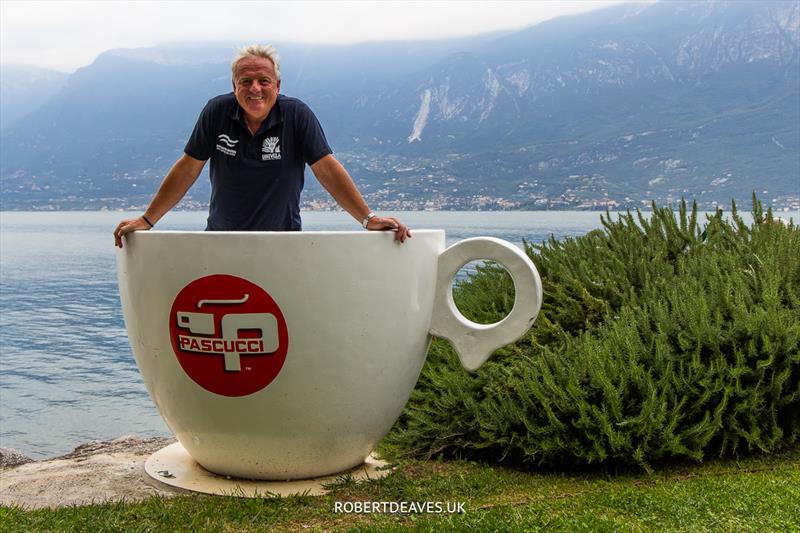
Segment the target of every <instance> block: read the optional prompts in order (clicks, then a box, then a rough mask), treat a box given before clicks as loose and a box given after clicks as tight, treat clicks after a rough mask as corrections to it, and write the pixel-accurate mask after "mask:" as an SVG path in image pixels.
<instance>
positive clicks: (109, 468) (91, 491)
mask: <svg viewBox="0 0 800 533" xmlns="http://www.w3.org/2000/svg"><path fill="white" fill-rule="evenodd" d="M173 442H175V439H172V438H139V437H135V436H130V435H129V436H125V437H120V438H118V439H114V440H111V441H91V442H89V443H86V444H82V445H81V446H78V447H77V448H75V450H74V451H73V452H71V453H69V454H67V455H63V456H61V457H56V458H54V459H48V460H45V461H32V460H30V458H28V457H25V456H24V455H22V454H20V453H19V452H16V450H10V451H13V452H16V455H15V457H19V458H21V459H22V461H23V462H21V463H19V462H18V463H16V464H15V465H10V464H7V463H6V454H7V453H8V451H9V450H7V449H3V450H2V454H0V457H2V460H3V464H2V465H0V478H1V479H2V483H0V505H7V506H8V505H16V506H20V507H22V508H24V509H37V508H41V507H50V508H56V507H64V506H70V505H88V504H91V503H101V502H107V501H119V500H126V501H137V500H142V499H145V498H149V497H150V496H154V495H158V496H162V497H169V496H175V495H176V494H180V493H183V492H184V491H182V490H180V489H176V488H173V487H170V486H168V485H164V484H162V483H159V482H157V481H155V480H153V479H151V478H150V476H148V475H147V474H146V473H145V471H144V462H145V461H146V460H147V458H148V457H149V456H150V454H151V453H153V452H155V451H157V450H158V449H160V448H163V447H164V446H167V445H168V444H171V443H173ZM9 456H10V455H9ZM17 460H19V459H17Z"/></svg>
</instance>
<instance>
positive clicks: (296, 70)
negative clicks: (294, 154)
mask: <svg viewBox="0 0 800 533" xmlns="http://www.w3.org/2000/svg"><path fill="white" fill-rule="evenodd" d="M276 46H277V47H278V49H279V51H280V52H281V57H282V67H281V70H282V91H283V92H285V93H286V94H289V95H292V96H297V97H299V98H301V99H303V100H304V101H306V102H307V103H308V104H309V105H310V106H311V107H312V109H314V110H315V112H316V113H317V115H318V116H319V118H320V121H321V122H322V124H323V126H324V127H325V130H326V134H327V136H328V139H329V141H330V142H331V144H332V146H333V148H334V150H335V152H336V153H337V156H338V157H339V158H340V160H342V161H343V163H344V164H345V166H346V167H347V168H348V169H349V170H350V172H351V174H353V176H354V177H355V178H356V180H357V181H358V183H359V187H360V188H361V190H362V192H364V193H365V196H367V199H368V200H369V201H370V204H371V205H372V206H374V207H375V208H382V209H388V208H398V209H408V208H426V209H432V208H439V209H442V208H444V209H448V208H456V209H485V208H493V209H497V208H501V209H505V208H517V209H539V208H567V207H570V208H597V207H605V206H610V207H629V206H638V205H641V204H642V203H643V202H649V200H651V199H655V200H657V201H659V202H665V201H674V200H677V199H678V198H680V197H681V196H686V197H692V198H696V199H698V200H699V201H700V202H701V205H702V206H704V207H711V206H713V205H715V204H717V203H722V204H728V202H729V201H730V199H731V198H732V197H734V198H737V199H741V200H745V201H746V200H747V199H749V197H750V193H751V192H752V191H753V190H756V191H757V192H758V193H759V196H760V197H761V198H762V199H763V200H765V201H766V202H767V203H771V204H773V205H775V206H777V207H794V208H797V207H800V155H798V154H800V53H798V52H799V51H800V3H798V2H793V1H791V2H767V1H762V2H741V1H732V2H724V1H714V2H659V3H655V4H635V5H630V4H623V5H617V6H613V7H611V8H606V9H602V10H597V11H594V12H590V13H587V14H582V15H577V16H571V17H561V18H558V19H554V20H551V21H548V22H545V23H542V24H539V25H536V26H533V27H531V28H526V29H524V30H521V31H517V32H507V33H502V34H493V35H483V36H478V37H473V38H467V39H459V40H448V41H432V42H402V43H371V44H361V45H349V46H330V45H298V44H291V43H286V44H276ZM235 48H236V47H235V43H172V44H168V45H162V46H158V47H153V48H146V49H136V50H111V51H108V52H106V53H104V54H102V55H101V56H100V57H98V59H97V60H96V61H95V62H94V63H93V64H92V65H90V66H88V67H85V68H83V69H80V70H79V71H77V72H76V73H75V74H73V75H72V76H70V77H69V79H68V80H66V84H65V86H64V87H63V88H62V89H61V90H60V92H59V93H58V94H56V95H55V96H54V97H53V98H52V99H51V100H50V101H49V102H47V103H45V104H43V105H42V106H41V107H40V108H39V109H37V110H35V111H34V112H32V113H31V114H29V115H28V116H27V117H26V119H25V120H24V121H18V122H16V123H14V124H12V125H11V126H10V127H7V128H5V129H4V130H3V132H2V137H0V142H2V146H3V150H2V152H3V156H2V164H0V174H1V175H2V202H3V208H4V209H9V208H12V209H13V208H83V207H90V208H97V207H129V206H141V205H145V204H146V202H147V200H148V199H149V197H150V195H151V194H152V193H153V191H154V190H155V189H156V187H157V185H158V182H159V181H160V179H161V178H162V176H163V174H164V172H165V171H166V170H167V169H168V168H169V166H170V165H171V163H172V162H173V161H174V160H175V159H176V158H177V157H178V155H179V154H180V153H181V151H182V148H183V145H184V143H185V141H186V138H187V136H188V134H189V132H190V131H191V128H192V127H193V125H194V121H195V119H196V117H197V114H198V113H199V111H200V109H201V108H202V106H203V104H204V103H205V101H206V100H208V99H209V98H210V97H212V96H214V95H216V94H219V93H222V92H228V91H229V90H230V67H229V58H230V57H232V55H233V51H234V50H235ZM207 198H208V183H207V180H206V179H203V178H201V180H199V182H198V184H197V185H195V187H194V188H193V189H192V191H191V192H190V195H189V197H188V198H187V200H186V204H185V205H187V206H200V205H202V204H204V203H205V202H206V201H207ZM304 202H305V203H306V204H307V205H314V206H319V207H326V206H329V205H330V201H329V199H328V197H327V195H326V194H325V193H324V191H322V189H321V188H320V187H319V185H318V184H317V183H316V181H315V180H314V179H313V178H312V179H309V180H308V181H307V188H306V192H305V193H304ZM745 203H746V202H745Z"/></svg>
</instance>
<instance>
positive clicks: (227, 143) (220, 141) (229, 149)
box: [217, 133, 239, 155]
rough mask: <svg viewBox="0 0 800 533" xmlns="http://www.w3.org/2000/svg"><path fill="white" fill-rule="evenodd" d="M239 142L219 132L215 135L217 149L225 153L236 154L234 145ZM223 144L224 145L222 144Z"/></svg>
mask: <svg viewBox="0 0 800 533" xmlns="http://www.w3.org/2000/svg"><path fill="white" fill-rule="evenodd" d="M238 143H239V141H238V139H237V140H234V139H231V138H230V137H228V136H227V135H225V134H224V133H220V134H219V135H217V150H219V151H220V152H222V153H223V154H225V155H236V145H237V144H238ZM223 145H224V146H223Z"/></svg>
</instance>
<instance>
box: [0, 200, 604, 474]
mask: <svg viewBox="0 0 800 533" xmlns="http://www.w3.org/2000/svg"><path fill="white" fill-rule="evenodd" d="M137 215H138V213H136V214H132V213H121V212H61V213H17V212H2V213H0V447H9V448H17V449H19V450H21V451H23V452H24V453H26V454H27V455H29V456H31V457H33V458H37V459H38V458H44V457H50V456H54V455H58V454H61V453H66V452H69V451H71V450H72V449H73V448H75V446H77V445H79V444H82V443H84V442H87V441H89V440H93V439H111V438H115V437H118V436H120V435H126V434H137V435H141V436H156V435H159V436H161V435H169V431H168V429H167V427H166V426H165V425H164V423H163V422H162V421H161V418H160V416H159V414H158V412H157V410H156V408H155V406H154V405H153V403H152V402H151V400H150V398H149V396H148V394H147V391H146V390H145V388H144V384H143V383H142V379H141V376H140V375H139V371H138V369H137V368H136V362H135V361H134V358H133V355H132V353H131V350H130V346H129V344H128V339H127V336H126V334H125V326H124V322H123V318H122V310H121V309H120V303H119V293H118V291H117V280H116V265H115V248H114V246H113V236H112V234H111V232H112V230H113V228H114V226H115V225H116V224H117V222H118V221H119V220H121V219H122V218H129V217H131V216H137ZM393 215H394V216H397V217H398V218H401V219H402V220H403V221H404V222H406V223H407V224H408V225H409V226H410V227H411V228H418V229H428V228H437V229H444V230H446V232H447V240H448V244H450V243H453V242H455V241H458V240H461V239H465V238H468V237H475V236H492V237H500V238H503V239H506V240H508V241H511V242H513V243H515V244H518V245H520V246H521V244H522V240H523V239H527V240H529V241H534V242H541V241H542V240H545V239H547V238H548V237H549V236H550V234H554V235H555V236H556V237H559V238H563V237H565V236H574V235H582V234H584V233H586V232H587V231H589V230H591V229H594V228H597V227H600V213H597V212H563V211H562V212H556V211H550V212H406V213H394V214H393ZM205 217H206V213H204V212H175V213H170V214H168V215H167V216H166V217H165V218H164V219H163V220H162V221H161V222H160V223H159V225H158V228H159V229H165V230H166V229H171V230H202V229H203V228H204V227H205ZM303 227H304V229H306V230H317V231H319V230H323V231H324V230H327V231H335V230H357V229H359V227H358V224H357V223H356V222H355V221H353V220H352V219H351V218H350V217H349V216H348V215H346V214H344V213H330V212H328V213H319V212H315V213H304V214H303ZM154 268H155V266H154Z"/></svg>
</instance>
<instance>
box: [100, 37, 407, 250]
mask: <svg viewBox="0 0 800 533" xmlns="http://www.w3.org/2000/svg"><path fill="white" fill-rule="evenodd" d="M231 71H232V75H233V79H232V82H233V94H226V95H220V96H217V97H216V98H213V99H211V100H209V102H208V104H206V107H205V108H204V109H203V111H202V113H201V114H200V118H199V119H198V121H197V124H196V125H195V128H194V131H193V132H192V135H191V137H190V138H189V142H188V143H187V144H186V148H185V149H184V154H183V155H182V156H181V157H180V159H178V161H177V162H176V163H175V164H174V165H173V167H172V168H171V169H170V171H169V172H168V173H167V175H166V177H165V178H164V181H163V182H162V183H161V186H160V187H159V189H158V192H157V193H156V195H155V196H154V197H153V200H152V201H151V202H150V205H149V206H148V208H147V209H146V210H145V212H144V213H143V214H142V216H140V217H138V218H134V219H128V220H123V221H122V222H120V223H119V225H118V226H117V227H116V229H115V230H114V243H115V245H116V246H118V247H120V248H121V247H122V237H123V236H124V235H126V234H127V233H130V232H131V231H137V230H149V229H151V228H152V227H153V226H154V225H155V224H157V223H158V221H159V220H160V219H161V217H163V216H164V215H165V214H166V213H167V212H168V211H169V210H170V209H172V208H173V207H174V206H175V205H176V204H177V203H178V202H179V201H180V200H181V198H183V196H184V195H185V194H186V191H188V190H189V188H190V187H191V186H192V184H194V182H195V181H196V180H197V177H198V176H199V175H200V172H201V171H202V170H203V166H205V164H206V161H207V160H209V159H210V160H211V168H210V175H211V202H210V206H209V216H208V225H207V226H206V229H207V230H212V231H236V230H239V231H247V230H254V231H298V230H300V229H301V224H300V192H301V191H302V189H303V171H304V168H305V165H306V164H308V165H309V166H310V167H311V170H312V171H313V172H314V175H315V176H316V177H317V179H318V180H319V182H320V183H322V185H323V186H324V187H325V189H327V191H328V192H329V193H330V194H331V196H333V198H334V199H335V200H336V202H337V203H338V204H339V205H340V206H341V207H342V208H343V209H344V210H345V211H347V212H348V213H350V215H352V216H353V218H355V219H356V220H357V221H359V222H360V223H361V224H362V226H363V227H364V228H365V229H368V230H392V231H394V232H395V240H396V241H397V242H401V243H402V242H405V240H406V238H408V237H411V231H410V230H409V228H408V227H407V226H406V225H405V224H403V223H402V222H400V221H399V220H397V219H395V218H392V217H379V216H376V215H375V214H374V213H372V212H371V211H370V209H369V207H368V206H367V203H366V202H365V201H364V198H363V197H362V196H361V193H359V191H358V189H357V188H356V186H355V183H353V180H352V179H351V178H350V175H349V174H348V173H347V171H346V170H345V169H344V167H343V166H342V165H341V164H340V163H339V162H338V161H337V160H336V158H334V157H333V153H332V151H331V149H330V146H328V142H327V140H326V139H325V134H324V133H323V131H322V127H321V126H320V124H319V122H318V121H317V119H316V117H315V116H314V114H313V113H312V112H311V110H310V109H309V108H308V107H307V106H306V105H305V104H304V103H303V102H301V101H300V100H297V99H295V98H288V97H286V96H283V95H280V94H279V90H280V87H281V79H280V65H279V63H278V56H277V53H276V51H275V49H274V48H273V47H272V46H267V47H263V46H260V45H251V46H248V47H245V48H244V49H242V51H241V52H240V53H239V55H238V56H237V57H236V59H234V61H233V63H232V65H231Z"/></svg>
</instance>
